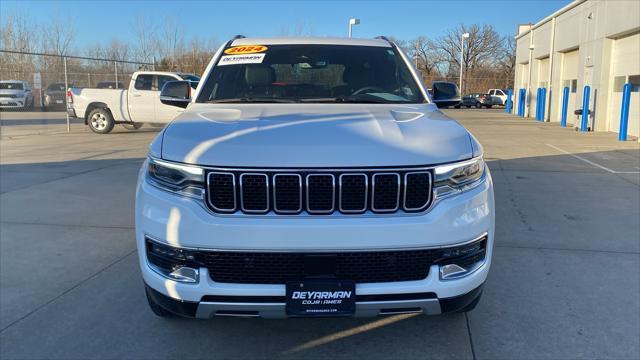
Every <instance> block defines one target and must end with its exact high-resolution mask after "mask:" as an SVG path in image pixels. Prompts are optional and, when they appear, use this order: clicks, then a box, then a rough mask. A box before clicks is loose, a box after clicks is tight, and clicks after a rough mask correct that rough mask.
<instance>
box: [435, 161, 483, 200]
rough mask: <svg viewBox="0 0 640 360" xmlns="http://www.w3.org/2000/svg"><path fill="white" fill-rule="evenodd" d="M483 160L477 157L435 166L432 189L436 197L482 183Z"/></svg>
mask: <svg viewBox="0 0 640 360" xmlns="http://www.w3.org/2000/svg"><path fill="white" fill-rule="evenodd" d="M484 167H485V164H484V160H483V159H482V157H477V158H474V159H471V160H467V161H462V162H459V163H454V164H447V165H442V166H438V167H436V168H435V182H434V189H435V193H436V196H437V197H443V196H447V195H451V194H455V193H458V192H462V191H466V190H470V189H472V188H474V187H476V186H478V185H480V183H482V181H481V180H482V179H483V176H484Z"/></svg>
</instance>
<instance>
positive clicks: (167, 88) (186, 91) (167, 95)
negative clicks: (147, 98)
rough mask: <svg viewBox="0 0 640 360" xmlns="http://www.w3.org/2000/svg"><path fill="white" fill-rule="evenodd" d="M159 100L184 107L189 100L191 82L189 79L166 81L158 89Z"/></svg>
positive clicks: (166, 103)
mask: <svg viewBox="0 0 640 360" xmlns="http://www.w3.org/2000/svg"><path fill="white" fill-rule="evenodd" d="M160 102H161V103H163V104H165V105H171V106H177V107H181V108H186V107H187V105H189V103H190V102H191V84H190V83H189V81H168V82H166V83H165V84H164V86H163V87H162V90H161V91H160Z"/></svg>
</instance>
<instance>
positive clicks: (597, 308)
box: [0, 109, 640, 359]
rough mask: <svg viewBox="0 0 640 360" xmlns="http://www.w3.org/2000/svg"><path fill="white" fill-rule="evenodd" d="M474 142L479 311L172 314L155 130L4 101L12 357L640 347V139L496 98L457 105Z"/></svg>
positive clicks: (575, 351) (4, 236) (543, 354)
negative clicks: (150, 298)
mask: <svg viewBox="0 0 640 360" xmlns="http://www.w3.org/2000/svg"><path fill="white" fill-rule="evenodd" d="M445 112H446V113H447V114H449V115H450V116H453V117H455V118H457V119H459V120H460V122H462V123H463V124H464V125H465V126H467V127H468V128H469V129H470V130H471V132H472V133H473V134H474V135H475V136H476V137H477V138H478V139H479V140H480V142H481V143H482V144H483V146H484V149H485V157H486V160H487V162H488V164H489V167H490V169H491V172H492V175H493V179H494V182H495V191H496V208H497V210H496V211H497V223H496V229H497V234H496V247H495V252H494V262H493V266H492V268H491V272H490V274H489V278H488V280H487V284H486V286H485V291H484V295H483V298H482V300H481V302H480V304H479V305H478V307H477V308H476V309H475V310H474V311H473V312H470V313H468V314H466V315H465V314H455V315H444V316H434V317H426V316H422V315H413V314H412V315H395V316H386V317H378V318H364V319H356V318H340V319H290V320H263V319H236V318H215V319H211V320H190V319H181V318H176V319H168V320H167V319H160V318H157V317H155V316H154V315H153V314H152V313H151V311H150V310H149V309H148V308H147V304H146V299H145V296H144V291H143V282H142V279H141V276H140V272H139V269H138V264H137V254H136V250H135V240H134V230H133V226H134V208H133V205H134V192H135V182H136V176H137V171H138V169H139V167H140V165H141V163H142V161H143V159H144V157H145V153H146V150H147V146H148V144H149V142H150V141H151V140H152V139H153V137H154V136H155V135H156V134H157V131H158V129H157V128H153V127H146V126H145V127H143V128H142V129H141V130H138V131H128V130H126V129H124V128H122V127H117V128H116V131H115V132H114V133H112V134H109V135H96V134H93V133H91V132H90V131H89V130H88V129H87V128H86V126H84V125H83V124H82V123H81V122H80V121H73V122H72V123H71V124H70V132H68V133H67V126H66V119H65V117H64V113H19V112H1V113H0V358H2V359H115V358H132V359H147V358H148V359H159V358H181V359H191V358H193V359H196V358H198V359H200V358H216V359H239V358H246V359H257V358H305V359H318V358H323V359H355V358H362V359H392V358H393V359H418V358H419V359H425V358H453V359H513V358H529V359H561V358H562V359H575V358H598V359H601V358H609V359H638V358H640V145H639V144H638V142H634V141H628V142H625V143H620V142H618V141H617V137H616V135H615V134H612V133H587V134H584V133H579V132H576V131H575V130H574V129H563V128H560V127H559V126H558V124H555V123H554V124H550V123H540V122H536V121H534V120H524V119H521V118H517V117H514V116H508V115H505V114H504V110H502V109H491V110H487V109H480V110H476V109H470V110H467V109H460V110H453V109H452V110H445Z"/></svg>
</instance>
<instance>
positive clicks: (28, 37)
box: [0, 14, 38, 79]
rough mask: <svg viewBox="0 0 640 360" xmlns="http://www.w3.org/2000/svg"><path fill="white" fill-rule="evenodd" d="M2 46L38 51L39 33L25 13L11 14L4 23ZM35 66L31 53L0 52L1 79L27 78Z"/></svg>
mask: <svg viewBox="0 0 640 360" xmlns="http://www.w3.org/2000/svg"><path fill="white" fill-rule="evenodd" d="M0 31H1V34H0V48H2V49H5V50H13V51H23V52H31V51H36V50H37V49H36V48H35V44H36V43H37V37H38V33H37V31H36V28H35V27H34V26H33V24H32V22H31V19H29V18H28V17H26V16H23V15H16V14H13V15H9V16H7V17H6V18H5V20H4V21H3V24H2V28H1V30H0ZM34 68H35V61H34V58H33V57H31V56H29V55H22V54H10V53H0V78H1V79H5V78H6V79H26V78H28V74H30V73H32V72H33V71H34Z"/></svg>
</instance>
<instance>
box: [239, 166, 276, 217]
mask: <svg viewBox="0 0 640 360" xmlns="http://www.w3.org/2000/svg"><path fill="white" fill-rule="evenodd" d="M240 182H241V185H242V188H241V193H242V208H243V209H244V210H245V211H254V212H266V211H268V210H269V196H268V185H267V176H266V175H262V174H242V176H241V177H240Z"/></svg>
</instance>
